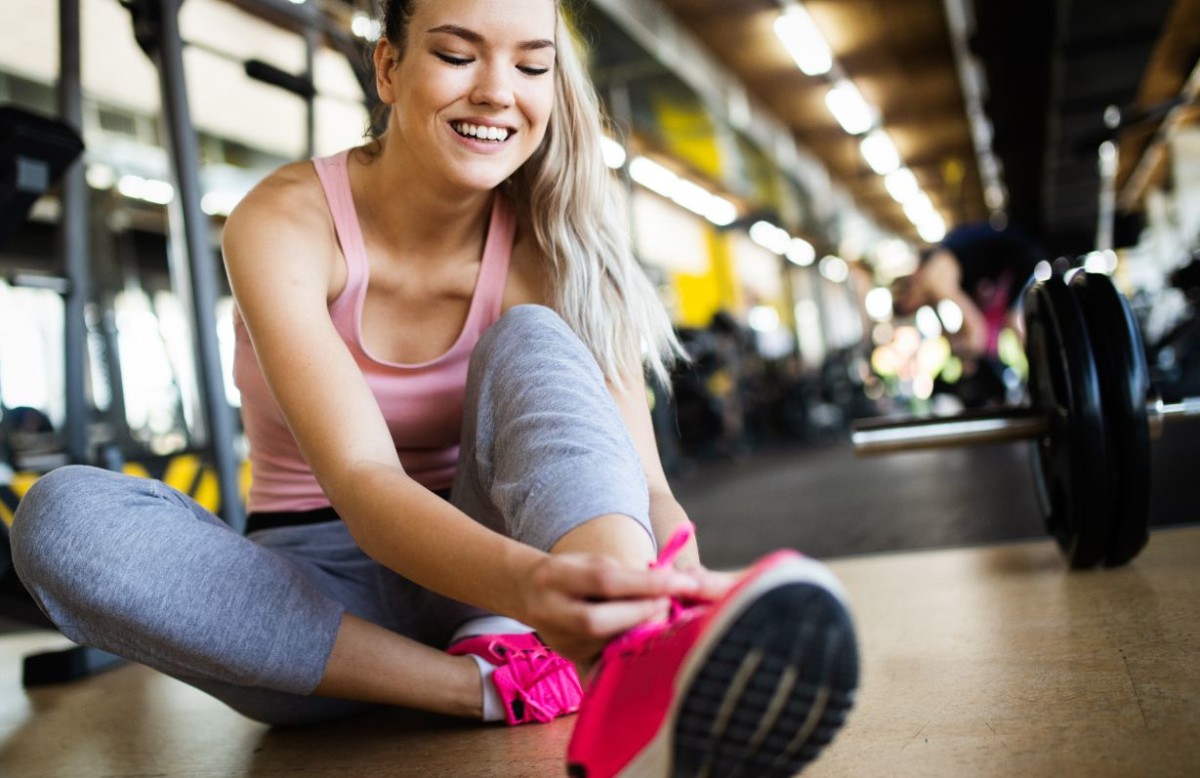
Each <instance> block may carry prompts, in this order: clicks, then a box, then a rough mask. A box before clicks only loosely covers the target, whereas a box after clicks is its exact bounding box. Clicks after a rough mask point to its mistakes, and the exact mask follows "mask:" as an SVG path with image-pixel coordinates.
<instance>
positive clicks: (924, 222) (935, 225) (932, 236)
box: [916, 212, 946, 243]
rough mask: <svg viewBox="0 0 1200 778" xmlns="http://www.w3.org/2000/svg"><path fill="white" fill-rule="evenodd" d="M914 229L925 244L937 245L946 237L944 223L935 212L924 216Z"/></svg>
mask: <svg viewBox="0 0 1200 778" xmlns="http://www.w3.org/2000/svg"><path fill="white" fill-rule="evenodd" d="M916 227H917V234H918V235H920V236H921V240H923V241H925V242H926V243H938V242H940V241H941V240H942V238H944V237H946V221H945V220H944V219H943V218H942V216H941V214H939V213H937V212H934V213H931V214H926V215H925V216H924V217H923V218H922V219H921V221H920V222H918V223H917V225H916Z"/></svg>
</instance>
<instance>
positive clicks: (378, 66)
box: [372, 38, 400, 105]
mask: <svg viewBox="0 0 1200 778" xmlns="http://www.w3.org/2000/svg"><path fill="white" fill-rule="evenodd" d="M372 59H373V60H374V62H375V91H376V93H378V95H379V99H380V100H381V101H382V102H383V103H385V104H386V105H391V104H392V103H394V102H395V98H393V97H392V91H393V88H394V87H395V85H396V80H395V77H394V76H395V69H396V65H397V64H399V61H400V52H399V51H397V50H396V47H395V46H393V45H392V44H391V41H389V40H388V39H387V38H380V39H379V42H378V43H376V44H375V53H374V55H372Z"/></svg>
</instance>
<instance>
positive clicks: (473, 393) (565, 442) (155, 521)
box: [12, 305, 653, 724]
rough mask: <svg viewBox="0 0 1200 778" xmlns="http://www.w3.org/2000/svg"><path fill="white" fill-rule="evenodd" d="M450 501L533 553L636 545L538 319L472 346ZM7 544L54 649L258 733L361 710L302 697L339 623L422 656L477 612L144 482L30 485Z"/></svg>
mask: <svg viewBox="0 0 1200 778" xmlns="http://www.w3.org/2000/svg"><path fill="white" fill-rule="evenodd" d="M450 499H451V501H452V502H453V503H454V504H455V505H456V506H457V507H459V508H460V509H461V510H463V511H464V512H465V513H467V514H468V515H470V516H472V517H473V518H474V519H476V520H477V521H479V522H480V523H482V524H484V525H485V526H487V527H489V528H491V529H493V530H495V531H497V532H500V533H503V534H505V535H507V536H509V537H512V538H514V539H516V540H518V541H521V542H523V543H526V544H528V545H531V546H534V547H536V548H539V549H542V550H548V549H549V548H550V547H551V546H552V545H554V543H555V542H556V541H557V540H558V539H559V538H561V537H562V536H563V535H564V534H566V533H567V532H568V531H570V530H571V529H573V528H575V527H577V526H578V525H580V524H582V523H584V522H586V521H588V520H589V519H591V518H594V517H596V516H599V515H602V514H609V513H619V514H625V515H628V516H630V517H632V518H634V519H635V520H637V521H638V522H640V523H641V524H642V525H643V526H645V528H646V530H647V532H650V525H649V517H648V512H649V498H648V495H647V488H646V482H645V478H644V476H643V474H642V469H641V465H640V461H639V459H638V456H637V453H636V451H635V450H634V447H633V444H632V441H631V440H630V438H629V434H628V432H627V430H626V427H625V425H624V423H623V421H622V419H621V416H620V413H619V411H618V410H617V406H616V403H615V402H614V401H613V399H612V397H611V395H610V394H609V393H608V391H607V389H606V387H605V384H604V380H603V378H602V376H601V373H600V370H599V368H598V367H597V365H596V362H595V360H594V359H593V358H592V356H591V354H590V352H589V351H588V350H587V349H586V348H585V347H584V345H583V343H582V342H581V341H580V340H579V339H578V338H577V337H576V336H575V335H574V333H573V332H572V331H571V330H570V329H569V328H568V327H567V326H566V324H565V323H564V322H563V321H562V320H561V319H560V318H559V317H558V316H557V315H556V314H555V313H553V312H552V311H550V310H549V309H547V308H543V307H541V306H534V305H523V306H518V307H515V308H513V309H512V310H510V311H509V312H508V313H506V314H505V315H504V316H503V317H502V318H501V319H500V320H499V321H498V322H497V323H496V324H494V325H493V326H492V327H491V328H489V329H488V331H487V332H486V333H485V334H484V337H483V338H482V339H481V340H480V342H479V344H478V345H477V346H476V348H475V351H474V353H473V354H472V357H471V366H470V370H469V377H468V387H467V394H466V404H465V410H464V420H463V437H462V441H461V450H460V455H459V466H458V474H457V478H456V480H455V483H454V485H453V487H452V489H451V494H450ZM397 513H398V514H400V515H398V517H397V518H398V520H400V521H402V520H403V517H402V513H403V507H402V506H397ZM651 538H653V534H652V533H651ZM12 546H13V560H14V564H15V566H16V570H17V572H18V574H19V575H20V578H21V580H22V581H23V582H24V583H25V585H26V587H27V588H28V589H29V590H30V592H31V593H32V594H33V596H34V598H35V599H36V600H37V603H38V605H39V606H40V607H41V608H42V610H43V611H45V613H46V614H47V615H48V616H49V617H50V619H51V620H52V621H53V622H54V623H55V624H56V625H57V626H58V627H59V629H61V630H62V632H63V633H64V634H65V635H67V636H68V637H70V638H71V639H72V640H74V641H76V642H78V643H81V644H84V645H89V646H95V647H98V648H101V649H104V650H106V651H110V652H112V653H115V654H118V655H120V656H123V657H126V658H128V659H131V660H134V661H137V662H141V663H143V664H146V665H149V666H150V667H153V668H156V669H158V670H161V671H162V672H164V673H167V674H168V675H171V676H174V677H175V678H178V679H179V680H182V681H184V682H186V683H188V684H191V685H193V686H195V687H198V688H200V689H202V690H204V691H206V692H208V693H210V694H212V695H214V696H215V697H217V698H219V699H221V700H223V701H224V702H225V703H227V704H228V705H230V706H231V707H233V708H234V709H235V710H238V711H239V712H241V713H243V714H245V715H246V716H249V717H251V718H254V719H257V720H260V721H264V722H267V723H272V724H298V723H306V722H312V721H320V720H323V719H328V718H333V717H336V716H340V715H345V714H347V713H350V712H353V711H355V710H357V709H359V708H361V707H364V705H365V704H363V703H355V702H351V701H347V700H335V699H330V698H321V697H317V696H314V695H312V690H313V689H314V688H315V687H316V686H317V684H318V682H319V681H320V679H321V677H322V675H323V674H324V670H325V665H326V663H327V661H328V659H329V655H330V652H331V651H332V648H333V643H334V639H335V637H336V635H337V631H338V627H339V624H340V620H341V617H342V614H343V613H344V612H349V613H352V614H354V615H356V616H359V617H361V618H364V619H367V620H369V621H372V622H374V623H376V624H379V625H381V626H384V627H386V628H387V629H390V630H393V631H395V632H397V633H400V634H402V635H406V636H408V637H411V638H413V639H414V640H417V641H420V642H422V643H425V644H427V645H432V646H437V647H444V646H445V645H446V641H447V640H448V639H449V637H450V635H451V634H452V632H453V630H454V629H455V628H456V627H457V626H458V625H459V624H461V623H462V622H463V621H465V620H466V619H468V618H471V617H472V616H474V615H477V614H479V613H481V612H480V611H478V610H477V609H475V608H472V607H470V606H467V605H465V604H462V603H458V602H454V601H451V600H448V599H446V598H444V597H441V596H440V595H437V594H435V593H434V592H431V591H429V590H427V589H423V588H421V587H420V586H417V585H416V584H414V583H412V582H411V581H408V580H406V579H405V578H403V577H402V576H400V575H398V574H397V573H395V572H393V571H391V570H389V569H387V568H385V567H383V566H381V565H379V564H378V563H376V562H374V561H373V560H371V559H370V558H368V557H367V556H366V554H364V553H363V552H362V551H361V550H360V549H359V548H358V546H357V545H356V544H355V542H354V540H353V539H352V538H351V537H350V534H349V533H348V531H347V530H346V527H345V525H344V524H343V523H342V522H341V521H329V522H324V523H318V524H307V525H292V526H284V527H277V528H272V529H264V530H259V531H257V532H254V533H252V534H250V535H249V536H242V535H240V534H238V533H236V532H234V531H233V530H231V529H230V528H229V527H228V526H227V525H226V524H225V523H224V522H222V521H221V520H220V519H219V518H217V517H216V516H214V515H213V514H212V513H210V512H209V511H207V510H206V509H204V508H202V507H201V506H200V505H198V504H197V503H196V502H195V501H193V500H192V499H190V498H189V497H187V496H186V495H184V494H181V493H180V492H178V491H175V490H174V489H172V488H170V487H168V486H166V485H165V484H163V483H162V482H159V481H154V480H150V479H144V478H134V477H130V476H125V475H121V474H118V473H113V472H109V471H105V470H101V469H97V468H92V467H84V466H68V467H63V468H60V469H57V470H54V471H52V472H50V473H48V474H47V475H45V476H44V477H42V478H41V479H40V480H38V482H37V483H36V484H35V485H34V487H33V488H32V489H31V490H30V491H29V493H28V494H27V495H26V496H25V498H24V499H23V500H21V503H20V505H19V507H18V509H17V512H16V517H15V520H14V523H13V530H12ZM462 575H470V571H469V570H463V571H462Z"/></svg>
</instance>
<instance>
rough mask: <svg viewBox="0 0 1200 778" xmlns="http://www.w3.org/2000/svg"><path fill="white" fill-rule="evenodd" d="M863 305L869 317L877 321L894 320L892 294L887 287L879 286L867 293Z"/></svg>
mask: <svg viewBox="0 0 1200 778" xmlns="http://www.w3.org/2000/svg"><path fill="white" fill-rule="evenodd" d="M863 303H864V305H865V306H866V309H867V315H868V316H870V317H871V318H872V319H874V320H875V321H888V320H889V319H891V318H892V292H891V290H889V289H888V288H887V287H886V286H877V287H875V288H874V289H872V290H871V291H869V292H867V297H866V299H865V300H864V301H863Z"/></svg>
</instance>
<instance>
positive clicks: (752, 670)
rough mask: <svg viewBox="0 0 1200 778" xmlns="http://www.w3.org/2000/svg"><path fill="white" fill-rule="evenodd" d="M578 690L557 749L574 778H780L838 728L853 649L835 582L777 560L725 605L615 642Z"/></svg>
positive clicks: (853, 675)
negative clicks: (562, 745) (570, 725)
mask: <svg viewBox="0 0 1200 778" xmlns="http://www.w3.org/2000/svg"><path fill="white" fill-rule="evenodd" d="M684 539H686V535H685V536H684ZM679 545H680V544H678V543H674V542H673V543H671V544H670V545H669V546H668V548H667V550H666V551H664V554H663V558H661V559H660V562H659V564H663V563H666V562H667V561H669V558H670V556H671V555H673V553H674V552H675V551H676V550H677V549H678V546H679ZM588 681H589V683H588V687H587V691H586V692H585V695H584V701H583V705H582V706H581V708H580V711H579V716H578V719H577V720H576V723H575V730H574V732H573V733H572V736H571V742H570V744H569V745H568V747H567V767H568V773H569V775H571V776H572V777H573V778H610V777H612V776H623V777H625V778H628V777H630V776H644V777H646V778H649V777H651V776H653V777H654V778H662V777H665V776H672V777H673V778H683V777H684V776H722V778H724V777H725V776H747V777H751V776H752V777H753V778H772V777H773V776H778V777H779V778H785V777H788V776H792V775H795V774H796V773H797V772H799V771H800V770H801V769H802V768H803V767H804V766H805V765H807V764H808V763H809V762H811V761H812V760H813V759H815V758H816V757H817V755H818V754H819V753H820V751H821V749H822V748H823V747H824V746H825V745H827V744H828V743H829V742H830V741H831V740H832V739H833V736H834V735H835V734H836V732H837V730H838V728H839V727H840V726H841V725H842V723H843V722H844V721H845V719H846V716H847V714H848V713H849V710H850V708H851V706H852V705H853V702H854V692H855V689H856V687H857V685H858V650H857V645H856V641H855V637H854V627H853V624H852V622H851V619H850V615H849V612H848V610H847V607H846V604H845V597H844V595H843V593H842V590H841V586H840V585H839V584H838V582H837V580H836V579H835V578H834V576H833V574H832V573H831V572H830V571H829V570H828V568H826V567H825V566H824V565H822V564H820V563H819V562H816V561H813V560H811V559H807V558H805V557H803V556H801V555H800V554H797V553H796V552H794V551H780V552H776V553H774V554H771V555H769V556H767V557H765V558H763V559H762V560H760V561H759V562H758V563H757V564H756V565H754V567H753V568H752V569H751V570H750V571H749V572H748V573H747V574H746V575H745V577H744V578H742V580H741V581H739V583H738V584H737V585H736V586H735V587H734V588H733V589H732V590H731V591H730V592H729V593H728V594H727V595H725V597H724V598H722V599H721V600H719V601H717V602H715V603H709V604H701V605H688V604H681V605H678V606H677V607H676V608H675V609H674V612H673V613H672V616H671V618H670V619H669V620H668V621H666V622H662V623H653V624H645V625H642V626H640V627H637V628H635V629H633V630H631V631H630V632H628V633H626V634H625V635H623V636H621V637H619V638H617V639H616V640H614V641H613V642H612V643H610V644H609V645H608V646H607V647H606V648H605V650H604V652H603V653H602V654H601V656H600V659H599V661H598V662H597V664H596V666H595V668H594V669H593V671H592V673H591V675H590V676H589V679H588Z"/></svg>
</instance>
